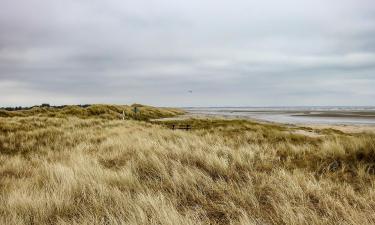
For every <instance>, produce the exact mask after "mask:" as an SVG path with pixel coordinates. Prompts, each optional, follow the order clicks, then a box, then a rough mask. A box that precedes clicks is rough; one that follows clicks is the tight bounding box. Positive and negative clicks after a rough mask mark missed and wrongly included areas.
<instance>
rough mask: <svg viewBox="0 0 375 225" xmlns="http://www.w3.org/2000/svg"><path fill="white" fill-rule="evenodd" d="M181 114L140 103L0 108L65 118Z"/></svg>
mask: <svg viewBox="0 0 375 225" xmlns="http://www.w3.org/2000/svg"><path fill="white" fill-rule="evenodd" d="M134 107H137V113H135V112H134ZM182 114H184V111H183V110H180V109H173V108H160V107H159V108H157V107H152V106H146V105H141V104H133V105H130V106H128V105H103V104H94V105H87V107H80V106H76V105H68V106H64V107H61V108H56V107H40V106H36V107H33V108H31V109H27V110H18V111H7V110H4V109H3V110H0V117H26V116H47V117H58V118H65V117H69V116H74V117H79V118H83V119H87V118H93V117H95V118H103V119H121V118H123V116H125V119H137V120H149V119H157V118H165V117H173V116H177V115H182Z"/></svg>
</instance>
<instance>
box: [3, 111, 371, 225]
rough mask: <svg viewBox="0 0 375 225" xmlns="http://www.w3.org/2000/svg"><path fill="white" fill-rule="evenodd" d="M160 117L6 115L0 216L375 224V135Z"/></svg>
mask: <svg viewBox="0 0 375 225" xmlns="http://www.w3.org/2000/svg"><path fill="white" fill-rule="evenodd" d="M159 123H161V124H151V123H148V122H141V121H132V120H125V121H122V120H108V119H102V118H94V119H81V118H77V117H70V116H67V117H65V118H50V117H45V116H39V117H37V116H29V117H11V118H9V117H8V118H0V224H170V225H175V224H373V223H375V211H374V210H375V189H374V186H375V179H374V173H375V166H374V165H375V136H374V135H373V134H344V133H341V132H336V131H332V130H325V131H324V130H323V131H316V132H320V133H322V134H324V136H321V137H308V136H303V135H299V134H295V133H291V132H286V131H288V129H290V128H286V127H282V126H277V125H264V124H257V123H254V122H249V121H238V120H236V121H228V120H226V121H224V120H207V119H206V120H191V121H189V123H191V124H193V126H194V129H193V130H192V131H188V132H187V131H173V130H170V129H168V128H167V127H166V126H167V125H168V124H166V123H172V122H170V121H168V122H163V123H162V122H159ZM173 123H186V121H177V122H173Z"/></svg>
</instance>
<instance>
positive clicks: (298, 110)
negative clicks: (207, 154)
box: [184, 106, 375, 125]
mask: <svg viewBox="0 0 375 225" xmlns="http://www.w3.org/2000/svg"><path fill="white" fill-rule="evenodd" d="M184 109H185V110H186V111H188V112H189V113H192V114H204V115H220V116H226V117H233V118H253V119H257V120H263V121H269V122H278V123H287V124H344V125H375V107H353V106H324V107H316V106H309V107H190V108H184ZM319 113H329V114H331V115H341V116H318V117H317V116H308V114H310V115H311V114H319ZM351 113H365V114H367V115H372V116H358V115H352V114H351ZM343 114H350V115H346V116H342V115H343ZM299 115H304V116H299Z"/></svg>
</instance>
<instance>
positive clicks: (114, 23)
mask: <svg viewBox="0 0 375 225" xmlns="http://www.w3.org/2000/svg"><path fill="white" fill-rule="evenodd" d="M0 10H1V12H0V105H1V106H16V105H34V104H40V103H45V102H46V103H50V104H56V105H59V104H80V103H117V104H131V103H133V102H138V103H144V104H151V105H157V106H281V105H286V106H293V105H302V106H303V105H375V1H374V0H273V1H271V0H262V1H253V0H242V1H241V0H232V1H229V0H227V1H220V0H189V1H186V0H184V1H182V0H173V1H171V0H149V1H146V0H137V1H130V0H106V1H103V0H0ZM189 90H192V93H190V92H189Z"/></svg>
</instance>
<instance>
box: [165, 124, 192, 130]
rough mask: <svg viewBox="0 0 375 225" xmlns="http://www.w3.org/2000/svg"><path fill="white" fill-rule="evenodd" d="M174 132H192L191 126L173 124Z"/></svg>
mask: <svg viewBox="0 0 375 225" xmlns="http://www.w3.org/2000/svg"><path fill="white" fill-rule="evenodd" d="M170 128H171V129H172V130H191V128H192V127H191V126H190V125H189V124H186V125H185V124H183V125H176V124H172V125H171V127H170Z"/></svg>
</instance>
